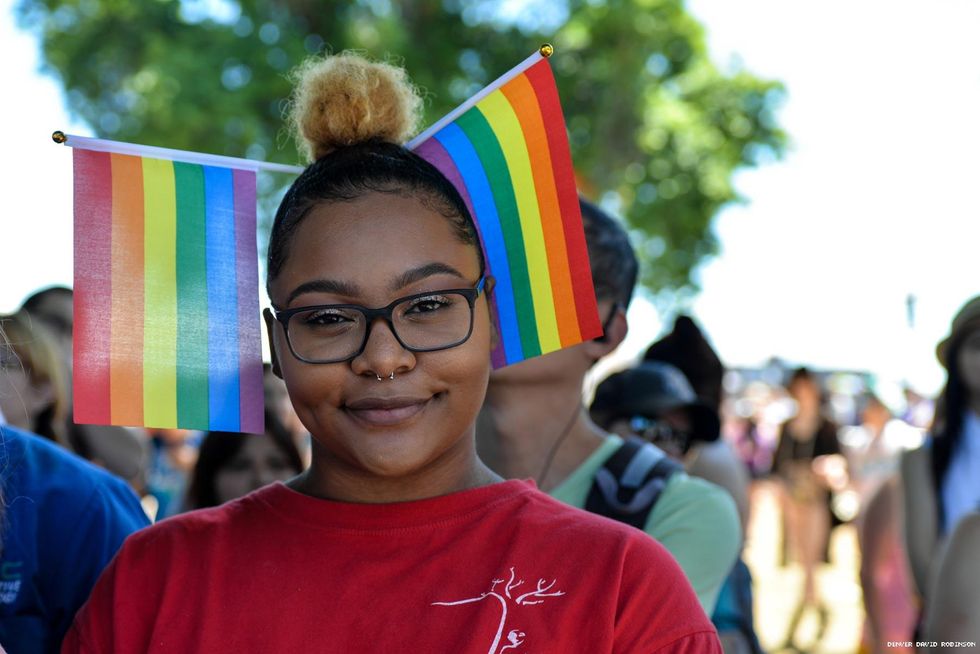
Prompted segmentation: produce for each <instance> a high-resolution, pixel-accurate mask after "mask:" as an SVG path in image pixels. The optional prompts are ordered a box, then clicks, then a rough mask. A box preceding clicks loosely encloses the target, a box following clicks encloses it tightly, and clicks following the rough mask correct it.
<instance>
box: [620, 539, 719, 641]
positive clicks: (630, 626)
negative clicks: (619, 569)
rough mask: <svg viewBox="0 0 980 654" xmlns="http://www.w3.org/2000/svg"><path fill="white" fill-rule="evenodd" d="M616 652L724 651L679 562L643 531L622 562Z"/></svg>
mask: <svg viewBox="0 0 980 654" xmlns="http://www.w3.org/2000/svg"><path fill="white" fill-rule="evenodd" d="M613 652H614V653H615V654H639V653H649V654H654V653H657V654H661V653H662V654H668V653H670V654H675V653H676V654H695V653H697V654H721V652H722V649H721V644H720V642H719V641H718V634H717V632H716V631H715V628H714V626H713V625H712V624H711V621H710V620H709V619H708V616H707V615H706V614H705V612H704V611H703V610H702V608H701V605H700V604H699V603H698V599H697V597H696V596H695V594H694V590H693V589H692V588H691V585H690V583H688V581H687V579H686V578H685V577H684V573H683V572H682V571H681V569H680V567H679V566H678V565H677V562H676V561H674V560H673V559H672V558H671V557H670V555H669V554H668V553H667V551H666V550H664V548H663V547H662V546H660V545H659V544H658V543H656V542H653V541H650V540H648V539H646V538H645V537H643V536H641V535H639V534H637V537H636V538H635V539H634V540H633V542H632V543H631V546H630V548H629V551H628V552H627V556H626V559H625V561H624V566H623V576H622V581H621V584H620V593H619V607H618V610H617V615H616V629H615V643H614V646H613Z"/></svg>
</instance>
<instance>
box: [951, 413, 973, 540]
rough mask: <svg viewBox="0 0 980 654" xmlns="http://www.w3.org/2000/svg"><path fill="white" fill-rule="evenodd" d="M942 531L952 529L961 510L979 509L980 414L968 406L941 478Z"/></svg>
mask: <svg viewBox="0 0 980 654" xmlns="http://www.w3.org/2000/svg"><path fill="white" fill-rule="evenodd" d="M942 494H943V525H944V528H943V533H947V534H948V533H952V531H953V528H954V527H955V526H956V523H957V522H959V520H960V518H962V517H963V515H964V514H966V513H970V512H971V511H980V416H978V415H977V414H975V413H974V412H973V411H970V410H969V409H967V411H966V416H965V417H964V420H963V436H962V438H961V439H960V442H959V443H958V444H957V446H956V449H955V450H954V451H953V458H952V460H951V461H950V462H949V468H948V469H947V470H946V478H945V479H944V480H943V486H942Z"/></svg>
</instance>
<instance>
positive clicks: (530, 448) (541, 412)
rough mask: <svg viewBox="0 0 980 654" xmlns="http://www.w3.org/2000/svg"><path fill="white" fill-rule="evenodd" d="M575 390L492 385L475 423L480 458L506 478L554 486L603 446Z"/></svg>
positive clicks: (602, 433)
mask: <svg viewBox="0 0 980 654" xmlns="http://www.w3.org/2000/svg"><path fill="white" fill-rule="evenodd" d="M604 435H605V434H604V432H602V430H600V429H599V428H598V427H596V425H595V424H594V423H593V422H592V420H591V419H589V416H588V413H587V412H586V411H585V409H584V408H583V407H582V398H581V394H580V392H579V391H578V390H576V389H572V390H571V391H570V392H565V393H563V392H560V390H558V389H555V388H547V389H542V392H539V393H538V392H535V387H533V386H521V387H516V386H515V387H514V388H508V387H504V386H503V385H501V386H497V387H494V386H493V385H491V392H490V393H488V394H487V400H486V403H485V404H484V406H483V411H482V412H481V414H480V418H479V420H478V421H477V445H478V448H479V452H480V457H481V458H482V459H483V460H484V461H486V462H487V465H489V466H490V468H492V469H493V470H494V471H496V472H497V473H499V474H500V475H502V476H503V477H504V478H505V479H534V480H535V481H536V482H537V484H538V486H539V487H540V488H541V490H543V491H546V492H547V491H550V490H552V489H553V488H555V487H556V486H558V485H559V484H560V483H561V482H562V481H564V480H565V478H567V477H568V475H569V474H571V473H572V471H574V470H575V469H576V468H577V467H578V466H580V465H581V464H582V463H583V462H584V461H585V460H586V459H587V458H588V457H589V455H591V454H592V453H593V452H594V451H595V450H596V449H597V448H598V447H599V446H600V445H601V444H602V442H603V437H604Z"/></svg>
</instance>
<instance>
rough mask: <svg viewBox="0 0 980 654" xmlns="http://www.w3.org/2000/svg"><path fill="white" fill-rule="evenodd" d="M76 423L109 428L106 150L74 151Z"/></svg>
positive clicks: (109, 228) (109, 274)
mask: <svg viewBox="0 0 980 654" xmlns="http://www.w3.org/2000/svg"><path fill="white" fill-rule="evenodd" d="M72 152H73V157H74V171H75V185H74V186H75V191H74V193H75V235H74V241H75V294H74V307H75V308H74V334H73V338H74V345H73V352H74V353H73V368H72V369H73V377H72V385H73V389H74V417H75V422H78V423H87V424H103V425H107V424H109V423H110V421H111V414H110V404H109V390H110V386H109V370H110V356H109V347H110V321H111V316H112V263H111V262H112V166H111V163H110V155H109V154H108V153H106V152H92V151H89V150H81V149H78V148H75V149H74V150H73V151H72Z"/></svg>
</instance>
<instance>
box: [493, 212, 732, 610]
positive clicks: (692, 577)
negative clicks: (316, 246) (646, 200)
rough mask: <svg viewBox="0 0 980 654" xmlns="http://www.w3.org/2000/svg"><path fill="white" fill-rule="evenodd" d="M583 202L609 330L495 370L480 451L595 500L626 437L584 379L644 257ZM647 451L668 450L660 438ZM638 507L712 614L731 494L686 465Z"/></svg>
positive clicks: (578, 497)
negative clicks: (616, 431)
mask: <svg viewBox="0 0 980 654" xmlns="http://www.w3.org/2000/svg"><path fill="white" fill-rule="evenodd" d="M581 204H582V214H583V223H584V226H585V235H586V243H587V245H588V249H589V259H590V263H591V268H592V278H593V281H594V284H595V288H596V297H597V300H598V305H599V315H600V316H601V317H602V318H603V319H604V321H603V322H604V332H605V333H604V335H603V336H602V337H600V338H598V339H595V340H592V341H587V342H585V343H581V344H579V345H577V346H573V347H569V348H565V349H564V350H560V351H558V352H553V353H551V354H547V355H544V356H541V357H536V358H534V359H530V360H527V361H522V362H521V363H518V364H515V365H511V366H507V367H506V368H502V369H500V370H497V371H494V372H493V373H492V374H491V376H490V386H489V389H488V391H487V398H486V402H485V404H484V407H483V411H482V413H481V415H480V420H479V422H478V423H477V446H478V449H479V453H480V457H481V459H482V460H483V461H484V462H485V463H486V464H487V465H489V466H490V467H491V468H492V469H493V470H494V471H496V472H497V473H498V474H500V475H501V476H503V477H505V478H531V479H534V480H535V481H536V483H537V485H538V487H539V488H540V489H541V490H543V491H545V492H547V493H548V494H550V495H551V496H552V497H555V498H557V499H559V500H562V501H563V502H566V503H568V504H571V505H573V506H578V507H585V508H589V509H592V506H591V502H590V500H591V499H593V498H594V497H595V490H596V483H595V482H596V479H597V478H599V477H600V476H602V474H601V473H602V471H605V470H607V468H606V465H607V464H608V463H609V462H610V461H611V460H612V459H613V458H614V457H615V455H617V454H618V453H620V452H621V451H623V445H624V441H623V439H621V438H620V437H619V436H616V435H613V434H609V433H607V432H606V431H604V430H603V429H601V428H600V427H599V426H597V425H596V424H595V423H594V422H593V421H592V419H591V418H590V417H589V414H588V412H587V411H586V410H585V409H584V408H583V406H582V386H583V382H584V380H585V376H586V373H587V372H588V371H589V370H590V369H591V368H592V366H593V365H595V363H596V362H597V361H599V360H600V359H602V358H603V357H605V356H606V355H608V354H610V353H611V352H612V351H613V350H615V349H616V347H618V345H619V344H620V343H621V342H622V341H623V339H624V338H625V337H626V331H627V322H626V307H627V306H628V305H629V302H630V299H631V297H632V294H633V287H634V285H635V282H636V274H637V262H636V257H635V255H634V253H633V250H632V247H631V246H630V243H629V238H628V236H627V235H626V232H625V230H624V229H623V228H622V227H621V226H620V224H619V223H618V222H617V221H616V220H615V219H614V218H612V217H611V216H609V215H607V214H605V213H604V212H602V211H601V210H600V209H599V208H598V207H596V206H595V205H593V204H591V203H588V202H585V201H582V203H581ZM645 452H646V453H647V454H649V455H650V458H651V459H658V461H659V460H666V457H665V456H664V454H663V453H662V452H661V451H660V450H659V449H657V448H655V447H654V446H649V449H647V450H645ZM651 481H652V482H654V484H656V482H657V481H658V480H651ZM658 488H659V486H658ZM596 512H600V513H603V512H601V511H596ZM603 514H604V515H608V514H606V513H603ZM639 517H640V518H641V519H640V521H639V526H640V527H641V528H643V529H644V531H646V532H647V533H648V534H650V535H651V536H653V537H654V538H656V539H657V540H658V541H660V543H661V544H662V545H663V546H664V547H666V548H667V550H668V551H670V553H671V554H672V555H673V556H674V558H676V559H677V562H678V563H679V564H680V566H681V569H683V571H684V573H685V574H686V576H687V578H688V580H689V581H690V582H691V585H692V586H693V587H694V590H695V592H696V593H697V595H698V599H699V600H700V602H701V606H702V607H703V608H704V609H705V612H706V613H708V614H709V615H710V613H711V611H712V609H713V608H714V605H715V603H716V601H717V598H718V592H719V590H720V588H721V585H722V583H723V582H724V580H725V577H726V575H727V574H728V571H729V570H730V569H731V566H732V564H733V563H734V561H735V558H736V556H737V555H738V551H739V549H740V548H741V542H742V540H741V529H740V527H739V522H738V512H737V510H736V507H735V504H734V502H733V501H732V499H731V497H729V495H728V494H727V493H726V492H725V491H724V490H723V489H721V488H719V487H718V486H716V485H714V484H711V483H708V482H706V481H704V480H702V479H696V478H693V477H689V476H688V475H687V474H686V473H684V472H683V471H679V472H676V473H674V474H672V475H671V476H670V477H669V479H668V480H667V481H666V483H665V484H664V485H662V490H660V492H659V496H658V499H657V501H656V504H655V506H654V507H653V510H652V511H647V512H643V513H642V516H639Z"/></svg>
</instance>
